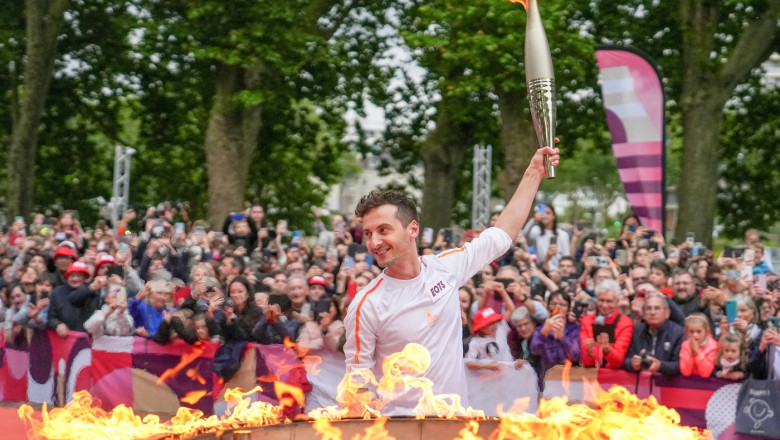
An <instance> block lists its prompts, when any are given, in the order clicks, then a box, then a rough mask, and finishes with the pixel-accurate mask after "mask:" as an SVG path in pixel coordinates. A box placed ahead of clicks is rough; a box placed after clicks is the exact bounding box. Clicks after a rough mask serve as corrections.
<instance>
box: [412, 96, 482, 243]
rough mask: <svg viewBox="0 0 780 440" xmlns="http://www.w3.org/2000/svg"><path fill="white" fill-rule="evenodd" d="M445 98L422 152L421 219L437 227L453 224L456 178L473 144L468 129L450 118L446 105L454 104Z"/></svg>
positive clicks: (436, 228)
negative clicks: (465, 155)
mask: <svg viewBox="0 0 780 440" xmlns="http://www.w3.org/2000/svg"><path fill="white" fill-rule="evenodd" d="M446 100H447V98H446V97H445V98H444V100H443V101H442V102H441V103H440V104H439V115H438V117H437V119H436V129H435V130H434V131H433V132H431V134H430V135H429V136H428V139H427V140H426V141H425V144H424V145H423V147H422V152H421V154H422V161H423V166H424V168H425V172H424V183H423V199H422V215H421V217H420V222H421V223H422V224H421V226H422V227H429V228H433V230H434V231H438V230H439V229H440V228H446V227H449V226H450V225H451V222H452V209H453V207H454V203H455V182H456V181H457V180H458V172H459V171H460V167H461V163H462V162H463V157H464V154H465V153H466V152H467V151H468V150H469V149H470V148H471V144H470V142H469V139H470V138H471V137H470V136H468V135H467V134H466V132H467V131H468V130H466V129H465V128H464V127H462V126H459V124H457V123H455V122H453V121H452V120H451V119H450V116H449V115H448V111H447V106H448V105H453V104H452V103H447V102H445V101H446Z"/></svg>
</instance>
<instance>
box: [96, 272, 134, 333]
mask: <svg viewBox="0 0 780 440" xmlns="http://www.w3.org/2000/svg"><path fill="white" fill-rule="evenodd" d="M84 329H85V330H87V332H89V333H90V334H91V335H92V338H93V339H97V338H99V337H101V336H103V335H105V336H131V335H132V334H133V330H134V329H133V318H132V317H131V316H130V313H129V312H128V311H127V290H125V287H124V286H123V285H121V284H117V283H111V284H109V285H108V289H107V292H106V298H105V304H103V307H101V308H100V309H99V310H95V312H94V313H93V314H92V316H90V317H89V319H87V321H86V322H85V323H84Z"/></svg>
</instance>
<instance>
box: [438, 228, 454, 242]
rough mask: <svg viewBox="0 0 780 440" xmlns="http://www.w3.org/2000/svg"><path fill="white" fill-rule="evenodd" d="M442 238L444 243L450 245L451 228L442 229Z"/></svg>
mask: <svg viewBox="0 0 780 440" xmlns="http://www.w3.org/2000/svg"><path fill="white" fill-rule="evenodd" d="M441 235H442V238H444V242H445V243H452V241H453V238H454V237H453V232H452V229H451V228H444V229H442V233H441Z"/></svg>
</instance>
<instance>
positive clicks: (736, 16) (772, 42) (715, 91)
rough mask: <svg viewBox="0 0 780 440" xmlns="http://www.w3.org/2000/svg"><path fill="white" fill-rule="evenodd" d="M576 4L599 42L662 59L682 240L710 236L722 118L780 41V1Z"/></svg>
mask: <svg viewBox="0 0 780 440" xmlns="http://www.w3.org/2000/svg"><path fill="white" fill-rule="evenodd" d="M577 3H578V4H579V6H578V7H577V9H578V11H579V12H578V13H577V15H576V16H575V19H576V20H577V21H578V22H579V23H580V26H581V27H582V29H583V30H585V31H587V32H588V33H589V34H590V35H592V36H593V37H594V38H595V39H596V40H597V42H599V43H612V44H617V45H620V44H630V45H633V46H635V47H637V48H639V49H641V50H643V51H645V52H647V53H648V54H649V55H650V56H651V57H652V58H653V59H654V60H655V61H656V62H657V63H658V64H659V66H660V70H661V72H662V75H663V77H664V87H665V92H666V97H667V104H668V105H667V111H668V113H669V115H668V116H669V117H668V120H671V121H679V124H680V125H679V128H680V130H681V131H680V136H681V140H682V142H681V154H680V157H681V160H682V163H681V165H680V170H681V172H680V180H679V182H677V183H679V185H678V195H679V199H680V212H679V216H678V217H679V221H678V224H677V228H676V231H675V235H676V237H677V239H678V240H681V239H682V236H684V234H685V233H686V232H688V231H694V232H695V233H696V236H697V237H703V239H702V240H703V241H704V242H706V243H709V242H710V237H711V235H712V230H713V222H714V219H715V216H716V203H715V202H716V194H717V192H718V190H719V188H718V178H719V175H718V173H719V170H724V168H719V167H718V162H719V159H720V158H721V157H722V154H723V152H722V150H721V148H720V147H719V137H720V135H721V133H722V132H728V131H729V130H730V129H731V127H729V126H728V125H723V126H722V125H721V123H722V122H726V123H728V121H722V112H723V109H724V106H725V104H726V102H727V101H728V100H729V99H731V98H732V96H733V95H734V94H735V89H736V88H737V86H739V85H740V84H745V83H747V82H748V81H749V80H750V79H751V75H753V74H755V71H754V69H755V68H757V67H758V66H759V65H760V63H762V62H763V61H764V60H766V59H767V57H768V56H769V54H770V53H771V51H772V50H773V49H775V48H777V46H778V42H780V32H778V26H777V21H778V19H779V18H780V1H778V0H751V1H725V2H712V1H705V0H683V1H680V2H669V1H660V2H659V1H651V0H626V1H621V2H620V3H619V4H615V3H614V2H607V1H590V0H587V1H586V0H577ZM754 102H755V101H754ZM745 105H746V106H747V107H750V106H752V105H753V104H752V103H745ZM721 129H723V131H721ZM672 134H674V131H672ZM721 190H725V191H728V190H730V188H729V189H727V188H721Z"/></svg>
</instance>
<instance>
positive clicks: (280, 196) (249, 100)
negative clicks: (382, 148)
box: [0, 0, 386, 227]
mask: <svg viewBox="0 0 780 440" xmlns="http://www.w3.org/2000/svg"><path fill="white" fill-rule="evenodd" d="M12 3H13V5H9V7H8V8H5V9H4V10H3V11H2V13H0V20H2V22H3V24H4V25H6V24H7V26H3V34H2V35H0V36H2V38H3V40H2V46H0V59H2V60H3V61H8V62H4V63H3V67H4V69H3V70H2V72H0V75H2V76H3V77H4V79H7V81H4V83H5V84H9V85H10V84H14V81H16V82H19V81H20V80H21V79H22V73H21V71H20V70H19V69H18V66H19V65H20V63H21V60H23V59H24V27H23V23H22V22H21V20H20V19H19V14H18V12H19V11H21V10H22V9H23V7H24V4H23V2H21V1H14V2H12ZM384 7H386V4H384V3H382V2H366V3H361V2H352V3H350V4H349V5H340V4H337V3H336V2H332V1H329V0H323V1H317V0H311V1H308V0H301V1H294V2H281V3H280V2H257V1H241V0H237V1H230V2H223V1H206V0H204V1H171V2H157V1H147V0H76V1H72V2H71V3H70V7H69V9H68V10H67V12H66V26H65V29H64V30H63V34H62V35H61V36H60V37H59V47H58V49H59V53H60V56H59V57H58V59H57V64H56V68H55V69H54V72H53V73H52V76H53V81H52V87H51V94H50V97H49V99H48V101H47V105H46V109H45V115H44V119H43V121H42V126H43V127H44V129H43V130H41V132H40V133H41V137H40V146H41V148H40V155H39V157H38V160H37V162H36V169H37V170H38V175H39V176H40V178H38V179H36V180H35V182H34V185H35V201H36V209H40V210H42V209H45V208H47V207H51V206H55V207H70V208H77V209H79V211H81V212H82V218H83V220H85V223H89V222H91V221H92V220H94V219H95V218H96V216H97V207H98V204H97V203H96V201H97V200H99V199H100V198H101V197H102V198H103V199H108V198H109V197H110V195H111V176H112V171H113V151H114V146H115V145H128V146H131V147H133V148H135V149H136V151H137V153H136V154H135V155H134V157H133V167H132V178H131V204H132V205H134V206H135V207H136V208H144V207H145V206H148V205H152V204H156V203H158V202H160V201H163V200H172V201H185V200H186V201H190V202H191V205H192V207H193V209H194V211H195V212H194V213H193V214H194V215H196V216H202V215H204V214H205V213H206V210H207V209H208V208H209V206H210V205H213V201H209V199H208V197H207V182H208V181H209V179H211V181H217V182H219V181H221V180H223V179H228V178H230V177H231V175H230V174H235V172H233V173H231V172H232V171H236V170H241V169H244V168H245V169H246V170H247V172H249V173H250V174H248V175H249V176H251V178H247V179H245V180H246V183H247V184H246V186H245V187H244V189H243V190H242V191H241V192H240V194H237V198H238V200H241V201H243V200H244V197H245V196H248V197H249V198H250V199H251V200H250V201H251V202H258V203H264V204H267V205H269V208H271V209H269V212H271V213H273V212H277V213H278V216H279V217H282V216H285V217H287V216H289V217H288V218H289V220H290V222H291V227H305V226H306V225H308V218H310V217H311V212H308V210H307V209H306V208H304V207H305V206H311V205H319V204H321V203H322V201H323V200H324V196H325V193H326V191H325V187H326V186H327V185H330V184H332V183H334V182H336V181H338V180H339V177H340V176H341V175H342V174H343V173H344V172H347V171H354V166H344V164H350V163H351V162H350V161H353V160H354V158H353V156H352V153H350V152H349V151H348V148H349V147H357V146H359V143H360V142H361V141H362V139H361V138H357V140H352V141H346V140H345V136H344V133H345V130H346V123H345V121H344V118H343V114H344V112H345V111H346V109H347V107H348V105H352V106H353V108H354V109H356V110H357V112H358V114H360V113H361V111H362V103H363V99H364V98H365V97H366V96H368V95H369V94H371V93H372V89H374V90H381V87H379V86H378V84H381V83H382V82H383V81H384V79H385V73H384V72H383V69H382V68H381V67H378V65H377V63H375V62H374V61H373V60H374V58H375V57H377V56H380V55H381V54H382V51H383V49H384V46H383V42H382V38H381V37H378V36H377V35H378V34H379V31H378V29H379V27H380V26H382V25H383V22H382V20H379V19H377V18H375V16H374V12H376V11H377V10H379V11H381V10H382V8H384ZM380 18H381V19H383V17H381V16H380ZM10 61H16V67H17V70H16V71H11V70H10V69H8V70H6V69H7V68H8V66H13V65H14V64H13V63H11V62H10ZM231 69H233V71H241V74H242V75H243V74H246V76H249V75H255V77H254V82H253V83H252V86H251V87H245V88H240V89H238V90H237V91H236V93H232V94H229V95H226V100H227V101H226V102H228V105H229V106H231V107H233V108H236V109H255V108H259V107H260V106H262V111H261V112H256V113H253V114H252V116H256V118H254V119H251V118H249V119H251V120H250V121H249V122H248V124H251V125H253V126H254V127H255V128H256V139H255V141H254V142H252V141H251V139H250V141H249V142H246V143H247V144H249V145H250V146H251V148H250V149H249V150H248V151H249V152H250V153H249V155H248V156H247V157H245V158H242V159H241V160H235V161H234V163H232V164H231V166H232V167H233V168H231V169H229V170H228V171H227V172H226V173H225V172H224V170H223V174H222V175H220V174H218V173H216V172H212V173H209V169H208V168H207V167H204V163H205V162H206V155H205V154H204V145H208V142H207V141H206V140H205V133H206V130H207V127H208V126H209V124H210V121H211V120H213V115H212V114H211V113H210V112H212V111H213V108H214V107H213V105H214V102H215V100H216V99H218V96H219V94H218V93H217V88H218V87H219V86H220V81H223V80H224V76H222V75H221V73H222V72H227V71H229V70H231ZM16 92H17V89H16V88H13V87H9V88H8V89H7V90H6V93H5V94H4V95H3V99H4V100H5V101H6V103H7V105H5V106H3V109H2V110H0V111H3V112H8V113H6V115H7V116H8V117H7V118H5V120H7V121H12V120H13V117H12V116H13V112H12V110H13V108H14V103H15V100H14V99H15V94H16ZM373 94H374V95H376V93H373ZM246 113H249V112H246ZM245 126H247V127H248V126H249V125H245ZM9 133H10V128H6V127H4V128H0V139H4V140H5V139H7V137H8V135H9ZM247 139H249V138H247ZM212 171H213V170H212ZM209 174H212V175H211V176H209ZM3 183H5V179H3ZM210 202H211V203H210ZM238 205H239V206H236V209H239V208H241V207H243V202H239V203H238Z"/></svg>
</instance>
